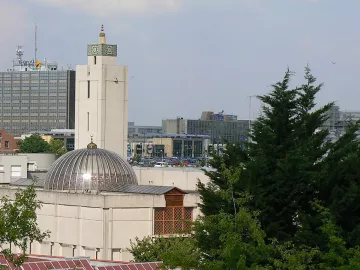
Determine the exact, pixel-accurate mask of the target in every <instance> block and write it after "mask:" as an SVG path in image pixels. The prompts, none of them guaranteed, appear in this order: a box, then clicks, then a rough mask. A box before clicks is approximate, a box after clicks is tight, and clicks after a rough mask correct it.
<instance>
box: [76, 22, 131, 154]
mask: <svg viewBox="0 0 360 270" xmlns="http://www.w3.org/2000/svg"><path fill="white" fill-rule="evenodd" d="M87 56H88V64H87V65H77V66H76V91H75V92H76V94H75V95H76V97H75V149H80V148H86V146H87V144H88V143H89V141H90V138H91V137H92V138H93V141H94V143H95V144H97V146H98V147H99V148H103V149H107V150H110V151H114V152H116V153H118V154H120V155H121V156H122V157H124V158H126V156H127V136H128V68H127V66H119V65H117V64H116V60H117V45H110V44H107V43H106V35H105V32H104V26H101V31H100V33H99V42H98V44H89V45H88V47H87Z"/></svg>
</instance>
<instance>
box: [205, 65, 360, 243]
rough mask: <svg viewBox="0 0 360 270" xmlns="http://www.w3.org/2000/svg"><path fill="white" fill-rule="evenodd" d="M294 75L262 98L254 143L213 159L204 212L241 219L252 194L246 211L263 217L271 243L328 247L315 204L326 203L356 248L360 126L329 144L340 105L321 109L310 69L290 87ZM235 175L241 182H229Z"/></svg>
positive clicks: (358, 236)
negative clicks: (242, 201)
mask: <svg viewBox="0 0 360 270" xmlns="http://www.w3.org/2000/svg"><path fill="white" fill-rule="evenodd" d="M292 75H293V74H292V73H291V72H290V71H289V70H287V72H286V73H285V76H284V78H283V79H282V81H280V82H278V83H276V84H274V85H273V86H272V88H273V89H272V91H271V92H270V93H269V94H267V95H264V96H260V97H259V99H260V100H261V101H262V103H263V114H262V115H261V116H260V117H259V118H258V119H257V120H256V121H255V123H254V124H253V125H252V132H251V134H252V135H251V137H252V140H251V143H248V145H247V147H246V148H241V147H233V146H230V147H228V149H227V150H226V151H225V155H224V156H223V157H216V158H214V161H213V164H212V165H213V166H214V167H215V168H216V172H208V173H207V175H208V176H209V177H210V178H211V183H210V184H209V185H208V186H204V185H202V184H199V192H200V195H201V198H202V204H201V210H202V211H203V213H204V215H205V216H207V215H215V214H217V213H219V212H220V211H223V212H225V213H229V214H234V204H233V201H234V197H235V199H237V194H240V193H241V194H243V193H244V192H247V193H248V194H251V195H252V196H253V199H252V200H250V201H251V203H250V204H248V205H247V207H249V208H250V209H252V210H254V211H259V212H260V214H259V216H258V219H259V221H260V223H261V226H262V228H263V229H264V230H265V232H266V235H267V237H268V238H272V237H276V238H277V239H278V240H279V241H281V242H282V241H289V240H291V241H295V242H299V243H302V244H308V245H310V246H321V245H322V244H323V243H324V239H323V238H322V237H321V236H320V235H321V234H319V224H320V220H321V218H320V217H319V216H318V215H317V213H316V211H315V210H314V209H313V207H312V203H313V202H314V201H315V200H318V199H320V200H321V201H322V202H323V203H324V206H325V207H326V208H329V209H330V211H331V213H332V214H333V215H334V217H335V218H336V223H337V224H339V225H340V231H341V232H343V233H344V235H346V237H345V240H346V243H347V244H348V245H350V246H354V245H356V244H359V242H360V226H358V225H357V224H359V218H360V211H359V207H360V203H359V202H360V187H359V184H358V179H359V176H360V175H359V174H360V172H359V170H358V169H357V164H358V163H359V162H360V158H359V157H360V156H359V154H360V152H359V149H360V146H359V145H360V144H359V142H358V140H357V139H356V137H357V136H356V132H357V130H358V127H357V125H354V126H352V127H350V128H349V129H348V130H347V132H346V134H345V135H344V136H343V137H342V138H341V139H340V140H338V141H337V142H330V141H327V136H328V131H327V130H325V129H323V128H322V126H323V124H324V122H325V121H326V120H327V116H326V112H327V111H328V110H329V109H330V108H331V107H332V106H333V103H329V104H327V105H325V106H323V107H321V108H319V109H316V108H315V107H316V102H315V98H316V94H317V93H318V92H319V91H320V90H321V88H322V84H319V85H316V79H315V77H314V76H313V75H312V74H311V71H310V68H309V67H306V68H305V83H304V84H303V85H300V86H299V87H296V88H290V79H291V76H292ZM225 169H226V170H228V171H229V170H230V172H231V173H230V174H229V173H228V174H226V173H224V171H225ZM236 171H237V172H238V173H237V177H236V180H234V178H233V177H232V178H231V179H232V180H230V177H229V175H231V174H234V173H235V172H236ZM235 210H236V209H235ZM237 211H238V210H237ZM344 217H346V219H344ZM358 239H359V240H358ZM214 244H216V243H215V242H214Z"/></svg>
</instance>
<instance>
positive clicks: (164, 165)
mask: <svg viewBox="0 0 360 270" xmlns="http://www.w3.org/2000/svg"><path fill="white" fill-rule="evenodd" d="M167 166H168V164H167V163H166V162H156V164H155V166H154V167H156V168H162V167H167Z"/></svg>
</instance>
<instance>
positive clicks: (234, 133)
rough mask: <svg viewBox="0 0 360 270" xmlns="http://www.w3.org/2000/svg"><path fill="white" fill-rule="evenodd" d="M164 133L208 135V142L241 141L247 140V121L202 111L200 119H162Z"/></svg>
mask: <svg viewBox="0 0 360 270" xmlns="http://www.w3.org/2000/svg"><path fill="white" fill-rule="evenodd" d="M162 127H163V131H164V133H170V134H171V133H173V134H193V135H208V136H210V144H222V143H225V142H228V143H241V142H243V141H246V140H247V137H248V129H249V121H248V120H237V117H236V116H233V115H224V114H223V112H221V113H219V114H214V113H212V112H204V113H203V114H202V117H201V118H200V119H196V120H195V119H184V118H181V117H178V118H177V119H166V120H163V121H162Z"/></svg>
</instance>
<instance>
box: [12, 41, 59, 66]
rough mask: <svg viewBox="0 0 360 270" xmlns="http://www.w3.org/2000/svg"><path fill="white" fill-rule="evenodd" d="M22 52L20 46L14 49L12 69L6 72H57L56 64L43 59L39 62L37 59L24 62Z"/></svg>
mask: <svg viewBox="0 0 360 270" xmlns="http://www.w3.org/2000/svg"><path fill="white" fill-rule="evenodd" d="M23 55H24V50H23V47H22V46H21V45H18V46H17V48H16V58H15V59H14V60H13V66H12V68H9V69H7V71H55V70H58V63H57V62H55V61H53V62H51V61H48V60H47V59H44V60H43V61H40V60H38V59H31V60H24V59H23Z"/></svg>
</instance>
